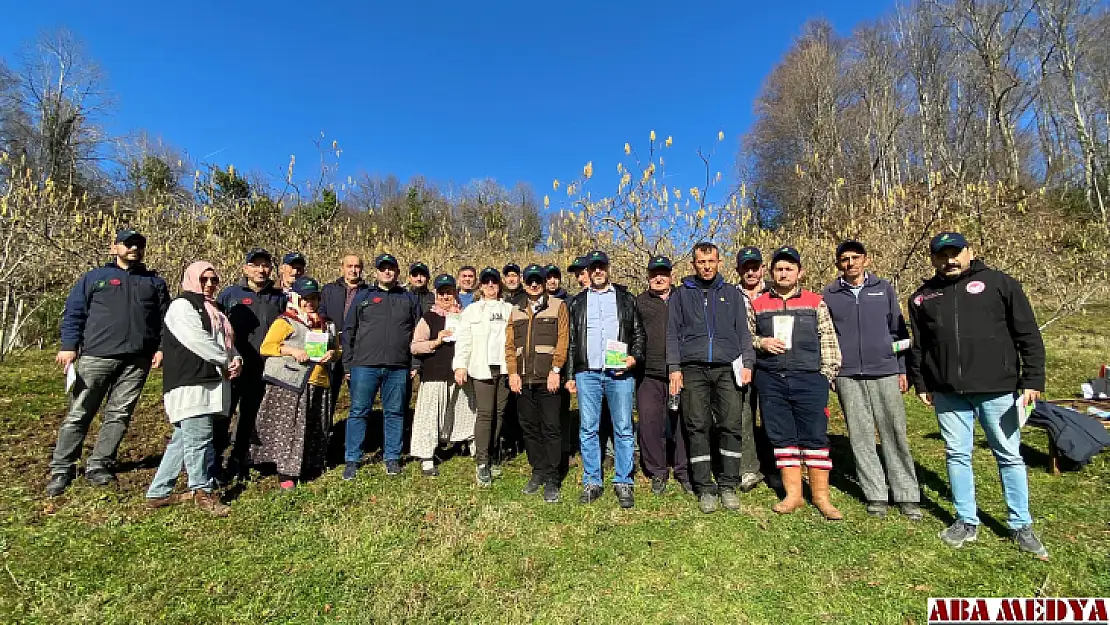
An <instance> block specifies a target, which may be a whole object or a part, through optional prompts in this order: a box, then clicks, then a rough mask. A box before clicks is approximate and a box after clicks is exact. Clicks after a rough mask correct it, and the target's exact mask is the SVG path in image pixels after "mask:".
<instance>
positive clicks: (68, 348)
mask: <svg viewBox="0 0 1110 625" xmlns="http://www.w3.org/2000/svg"><path fill="white" fill-rule="evenodd" d="M112 252H113V253H114V254H115V258H114V259H113V260H112V261H111V262H109V263H108V264H106V265H104V266H103V267H98V268H96V269H93V270H92V271H89V272H87V273H85V275H83V276H81V277H80V278H79V279H78V280H77V284H75V285H74V286H73V289H72V290H70V292H69V297H67V298H66V305H65V313H64V314H63V317H62V324H61V332H62V348H61V350H60V351H59V352H58V355H57V357H56V358H55V361H56V362H57V363H58V364H60V365H62V367H63V368H64V369H66V370H67V371H68V369H69V368H70V367H74V368H75V370H76V375H77V379H76V381H75V382H73V385H72V386H71V387H70V388H69V389H68V394H69V410H68V412H66V416H65V418H64V419H63V420H62V425H61V428H60V429H59V430H58V442H57V443H56V444H55V445H54V456H53V459H52V460H51V461H50V482H49V483H48V484H47V486H46V494H47V495H48V496H50V497H57V496H58V495H61V494H62V493H63V492H65V490H66V488H68V487H69V484H70V482H72V481H73V478H74V477H76V475H77V461H78V460H80V458H81V447H82V446H83V445H84V443H85V435H86V434H87V433H88V431H89V424H90V423H92V420H93V417H94V416H96V412H97V410H99V409H100V405H101V403H102V402H104V401H105V399H107V403H106V404H105V406H104V412H103V414H102V416H101V425H100V434H99V435H98V436H97V439H96V445H95V446H94V447H93V450H92V453H91V454H90V455H89V457H88V459H87V460H86V461H85V479H87V480H88V481H89V482H90V483H92V484H93V485H95V486H110V485H112V484H115V483H116V476H115V472H114V471H115V464H116V453H117V452H118V451H119V446H120V442H121V441H123V437H124V435H125V434H126V433H127V426H128V424H129V423H130V422H131V415H132V413H134V411H135V406H136V404H138V402H139V394H140V393H141V392H142V390H143V385H144V384H145V383H146V378H147V374H148V373H149V372H150V369H151V367H155V368H157V367H159V366H160V365H161V363H162V352H161V351H159V344H160V342H161V337H162V318H163V317H164V316H165V314H166V310H167V309H168V308H169V305H170V293H169V289H168V288H167V287H166V281H165V280H163V279H162V278H161V277H159V276H158V274H157V273H156V272H154V271H151V270H150V269H147V268H146V265H144V264H143V262H142V261H143V255H144V253H145V252H146V237H144V236H143V235H141V234H139V233H138V232H136V231H135V230H121V231H120V232H119V233H117V234H116V238H115V242H114V243H113V245H112Z"/></svg>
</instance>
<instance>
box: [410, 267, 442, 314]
mask: <svg viewBox="0 0 1110 625" xmlns="http://www.w3.org/2000/svg"><path fill="white" fill-rule="evenodd" d="M431 279H432V272H431V271H430V270H429V269H428V266H427V265H425V264H424V263H422V262H420V261H417V262H415V263H413V264H411V265H409V293H412V294H413V295H415V296H416V299H417V301H418V302H420V314H421V315H423V314H424V313H426V312H428V311H429V310H431V309H432V306H435V305H436V294H435V292H433V291H432V290H431V289H429V288H428V281H429V280H431Z"/></svg>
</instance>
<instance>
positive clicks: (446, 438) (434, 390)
mask: <svg viewBox="0 0 1110 625" xmlns="http://www.w3.org/2000/svg"><path fill="white" fill-rule="evenodd" d="M473 438H474V389H473V387H471V385H470V384H464V385H463V386H461V387H460V386H457V385H456V384H455V383H454V382H447V381H429V382H421V383H420V391H419V393H418V394H417V396H416V411H415V414H414V416H413V420H412V440H411V441H410V443H411V444H410V449H411V451H412V455H413V457H415V458H420V459H422V460H431V458H432V456H433V455H434V454H435V450H436V447H438V446H439V445H440V443H448V442H451V443H458V442H462V441H469V440H471V439H473Z"/></svg>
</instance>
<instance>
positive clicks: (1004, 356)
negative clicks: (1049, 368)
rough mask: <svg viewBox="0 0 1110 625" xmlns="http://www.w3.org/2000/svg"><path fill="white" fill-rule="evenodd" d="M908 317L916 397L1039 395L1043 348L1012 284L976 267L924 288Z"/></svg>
mask: <svg viewBox="0 0 1110 625" xmlns="http://www.w3.org/2000/svg"><path fill="white" fill-rule="evenodd" d="M908 310H909V313H910V314H909V316H910V326H911V328H912V329H913V347H912V350H913V353H912V357H911V358H910V359H909V361H910V362H909V365H910V369H909V376H910V382H912V383H913V385H914V388H916V389H917V391H918V392H919V393H922V392H938V393H1012V392H1014V391H1016V390H1018V389H1034V390H1039V391H1043V390H1044V384H1045V352H1044V343H1043V342H1042V341H1041V331H1040V328H1039V327H1038V326H1037V319H1036V318H1035V317H1034V315H1033V309H1032V307H1030V305H1029V300H1028V299H1027V298H1026V297H1025V292H1024V291H1023V290H1022V288H1021V284H1020V283H1018V281H1017V280H1015V279H1013V278H1011V277H1010V276H1008V275H1006V274H1005V273H1002V272H1001V271H998V270H996V269H991V268H989V267H987V266H986V265H985V264H983V263H982V262H981V261H978V260H974V261H972V262H971V266H970V267H969V268H968V270H967V271H966V272H964V273H962V274H960V275H959V276H958V277H957V278H955V279H949V278H945V277H943V276H939V275H938V276H933V277H932V278H929V279H928V280H926V281H925V283H924V284H923V285H921V287H920V288H919V289H917V291H915V292H914V294H913V295H912V296H910V300H909V307H908Z"/></svg>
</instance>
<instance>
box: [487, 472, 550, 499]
mask: <svg viewBox="0 0 1110 625" xmlns="http://www.w3.org/2000/svg"><path fill="white" fill-rule="evenodd" d="M491 473H492V471H491ZM541 489H543V480H541V479H540V478H538V477H536V476H535V475H533V476H532V477H530V478H528V483H527V484H525V485H524V488H522V489H521V491H520V492H522V493H524V494H525V495H535V494H537V493H539V492H540V490H541Z"/></svg>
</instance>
